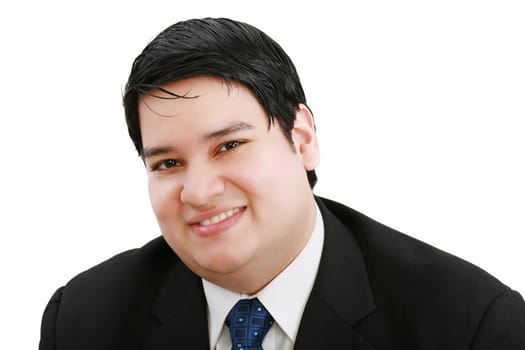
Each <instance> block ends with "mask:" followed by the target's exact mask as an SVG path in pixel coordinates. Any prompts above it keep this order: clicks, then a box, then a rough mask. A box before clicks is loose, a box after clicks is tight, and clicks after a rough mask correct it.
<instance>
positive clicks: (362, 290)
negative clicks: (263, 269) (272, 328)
mask: <svg viewBox="0 0 525 350" xmlns="http://www.w3.org/2000/svg"><path fill="white" fill-rule="evenodd" d="M316 199H317V203H318V205H319V209H320V210H321V213H322V215H323V220H324V225H325V242H324V246H323V253H322V256H321V262H320V265H319V272H318V274H317V277H316V281H315V283H314V287H313V289H312V293H311V295H310V298H309V300H308V303H307V304H306V308H305V311H304V313H303V318H302V321H301V325H300V327H299V332H298V334H297V339H296V343H295V349H297V350H299V349H301V350H302V349H325V348H339V349H340V348H352V349H359V350H361V349H362V350H365V349H369V350H371V349H374V347H373V346H371V345H370V344H369V343H368V342H367V341H366V340H365V339H363V338H362V337H361V336H360V335H359V333H357V332H356V331H355V330H354V326H355V325H356V324H357V323H358V322H359V321H360V320H362V319H364V318H365V317H366V316H367V315H369V314H370V313H371V312H372V311H373V310H374V308H375V305H374V300H373V297H372V293H371V290H370V286H369V282H368V277H367V272H366V268H365V263H364V259H363V255H362V253H361V249H360V248H359V246H358V243H357V241H356V240H355V238H354V236H353V235H352V234H351V232H350V231H349V228H347V227H345V226H344V224H343V223H342V222H341V221H340V220H339V219H338V218H337V217H336V216H335V215H334V214H332V212H330V211H329V210H328V208H327V207H326V205H325V204H324V202H323V200H322V199H320V198H316Z"/></svg>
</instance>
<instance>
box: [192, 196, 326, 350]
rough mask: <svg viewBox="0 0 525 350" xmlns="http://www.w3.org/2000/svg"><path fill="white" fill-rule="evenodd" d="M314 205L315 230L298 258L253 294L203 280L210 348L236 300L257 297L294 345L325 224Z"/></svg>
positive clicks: (317, 265) (312, 280)
mask: <svg viewBox="0 0 525 350" xmlns="http://www.w3.org/2000/svg"><path fill="white" fill-rule="evenodd" d="M315 206H316V220H315V225H314V229H313V231H312V234H311V236H310V238H309V239H308V242H307V243H306V245H305V246H304V248H303V249H302V250H301V252H300V253H299V255H298V256H297V257H296V258H295V259H294V261H292V262H291V263H290V265H288V266H287V267H286V268H285V269H284V270H283V271H282V272H281V273H280V274H279V275H277V277H275V278H274V279H273V280H272V281H271V282H270V283H269V284H268V285H267V286H266V287H264V288H263V289H262V290H261V291H259V293H257V294H256V295H252V296H249V295H246V294H240V293H236V292H232V291H230V290H227V289H225V288H222V287H220V286H218V285H216V284H213V283H211V282H209V281H206V280H204V279H203V280H202V284H203V287H204V293H205V295H206V300H207V303H208V330H209V336H210V348H211V349H213V348H214V347H215V344H216V343H217V340H218V339H219V336H220V334H221V331H222V327H223V326H224V321H225V319H226V316H227V315H228V313H229V312H230V310H231V308H232V307H233V306H234V305H235V303H237V301H238V300H239V299H245V298H253V297H257V298H259V300H260V301H261V303H263V305H264V307H265V308H266V309H267V310H268V312H270V314H271V315H272V316H273V318H274V320H275V322H276V323H277V324H278V325H279V326H280V327H281V329H282V330H283V331H284V333H285V334H286V335H287V336H288V338H290V340H291V341H292V342H293V343H295V337H296V335H297V331H298V329H299V324H300V322H301V317H302V315H303V311H304V307H305V306H306V302H307V301H308V297H309V295H310V292H311V291H312V287H313V284H314V280H315V276H316V275H317V270H318V268H319V262H320V260H321V253H322V250H323V241H324V225H323V218H322V216H321V212H320V211H319V207H318V206H317V203H316V204H315Z"/></svg>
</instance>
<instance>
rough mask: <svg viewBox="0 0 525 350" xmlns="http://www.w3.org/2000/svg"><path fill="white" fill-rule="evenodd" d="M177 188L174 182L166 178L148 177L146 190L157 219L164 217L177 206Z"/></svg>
mask: <svg viewBox="0 0 525 350" xmlns="http://www.w3.org/2000/svg"><path fill="white" fill-rule="evenodd" d="M177 188H178V186H177V185H176V183H175V182H173V181H167V179H156V178H153V179H152V178H150V179H149V181H148V191H149V197H150V201H151V207H152V208H153V212H154V213H155V216H156V217H157V219H158V220H159V221H160V220H162V219H163V218H164V217H166V213H168V212H173V211H174V210H176V208H177V207H178V204H177V203H178V201H177V198H179V197H178V194H177V193H178V192H177Z"/></svg>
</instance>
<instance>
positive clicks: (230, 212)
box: [199, 208, 243, 226]
mask: <svg viewBox="0 0 525 350" xmlns="http://www.w3.org/2000/svg"><path fill="white" fill-rule="evenodd" d="M242 209H243V208H234V209H230V210H226V211H225V212H223V213H220V214H218V215H215V216H213V217H211V218H209V219H206V220H203V221H200V222H199V225H201V226H209V225H213V224H216V223H218V222H221V221H223V220H226V219H227V218H229V217H230V216H233V215H234V214H236V213H238V212H239V211H241V210H242Z"/></svg>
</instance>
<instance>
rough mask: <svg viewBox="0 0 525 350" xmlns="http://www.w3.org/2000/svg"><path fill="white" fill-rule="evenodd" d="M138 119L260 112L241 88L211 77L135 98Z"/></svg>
mask: <svg viewBox="0 0 525 350" xmlns="http://www.w3.org/2000/svg"><path fill="white" fill-rule="evenodd" d="M138 107H139V116H140V118H141V121H142V120H145V119H147V118H148V117H153V116H157V117H181V116H187V115H190V114H191V115H192V116H193V117H194V118H196V117H199V116H202V115H203V114H215V115H216V116H217V117H219V116H220V115H221V114H223V113H222V112H224V113H230V114H231V113H234V112H240V111H246V110H253V111H257V112H261V111H262V112H263V113H264V110H263V109H262V107H261V106H260V104H259V103H258V101H257V99H256V98H255V97H254V96H253V94H252V92H251V91H249V90H248V89H247V88H246V87H244V86H243V85H240V84H238V83H235V82H225V81H224V80H221V79H218V78H213V77H196V78H189V79H184V80H180V81H177V82H174V83H170V84H166V85H163V86H162V87H161V89H160V90H158V89H157V90H151V91H149V92H148V93H145V94H144V95H142V96H141V97H140V99H139V106H138Z"/></svg>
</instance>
